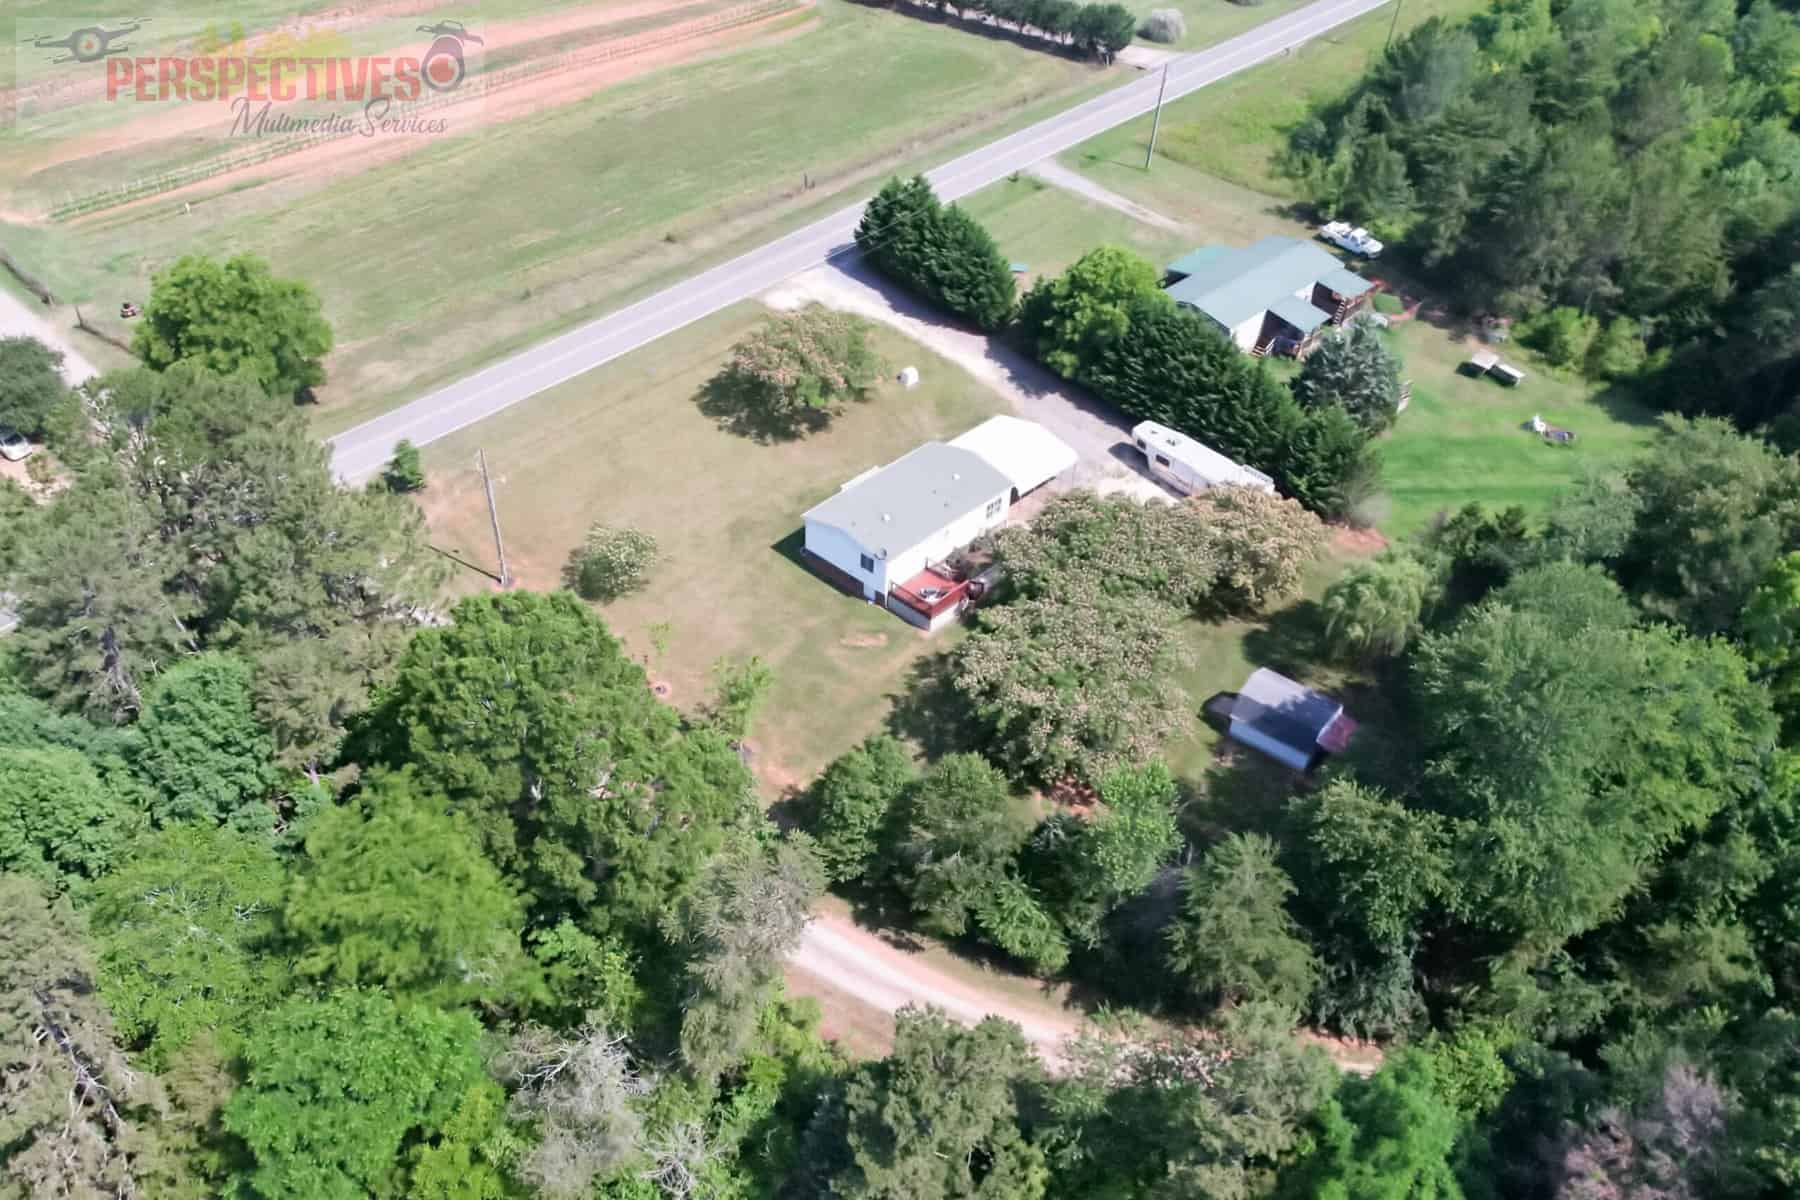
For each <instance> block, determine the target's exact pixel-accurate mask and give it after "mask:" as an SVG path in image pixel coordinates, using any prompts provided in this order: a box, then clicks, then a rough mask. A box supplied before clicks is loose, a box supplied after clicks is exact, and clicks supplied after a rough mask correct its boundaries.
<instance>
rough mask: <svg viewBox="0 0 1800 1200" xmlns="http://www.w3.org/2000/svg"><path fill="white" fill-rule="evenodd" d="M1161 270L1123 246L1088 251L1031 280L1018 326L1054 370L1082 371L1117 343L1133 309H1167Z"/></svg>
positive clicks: (1073, 373) (1068, 374)
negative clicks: (1054, 272)
mask: <svg viewBox="0 0 1800 1200" xmlns="http://www.w3.org/2000/svg"><path fill="white" fill-rule="evenodd" d="M1161 287H1162V272H1161V271H1160V270H1158V269H1157V268H1156V266H1155V265H1154V264H1152V263H1151V262H1149V261H1148V260H1146V259H1143V258H1140V257H1139V256H1138V255H1136V254H1134V253H1132V252H1131V251H1129V250H1125V249H1122V248H1120V247H1117V246H1101V247H1100V248H1098V249H1096V250H1090V251H1088V252H1087V253H1086V254H1084V255H1082V256H1081V257H1080V258H1078V259H1076V260H1075V262H1074V263H1073V264H1072V265H1071V266H1070V267H1069V269H1068V270H1066V271H1064V272H1063V273H1062V274H1061V275H1056V276H1050V277H1046V278H1043V279H1040V280H1038V281H1037V283H1035V284H1033V285H1032V288H1031V291H1029V292H1027V293H1026V294H1025V299H1024V301H1023V302H1022V303H1021V304H1020V306H1019V328H1020V330H1021V331H1022V332H1023V333H1024V334H1025V336H1026V337H1027V338H1029V339H1030V340H1031V344H1032V346H1033V347H1034V348H1035V349H1036V351H1037V356H1038V357H1039V358H1040V359H1042V360H1043V362H1044V364H1045V365H1046V366H1048V367H1050V368H1051V369H1052V370H1054V371H1055V372H1056V373H1057V374H1059V375H1063V376H1066V377H1068V378H1071V379H1074V378H1081V377H1083V376H1085V374H1086V371H1087V368H1088V365H1089V364H1090V363H1092V362H1093V361H1094V360H1095V359H1096V358H1097V357H1098V356H1099V355H1100V354H1101V353H1102V352H1103V351H1105V350H1106V349H1107V348H1108V347H1110V346H1113V345H1115V344H1118V343H1120V342H1121V341H1122V339H1123V338H1124V337H1125V335H1126V333H1127V331H1128V330H1129V329H1130V328H1131V324H1132V321H1133V319H1134V311H1135V310H1137V309H1140V308H1141V309H1156V308H1162V309H1168V310H1173V309H1174V307H1175V304H1174V301H1172V300H1170V299H1169V298H1168V297H1167V296H1165V295H1164V294H1163V293H1162V290H1161Z"/></svg>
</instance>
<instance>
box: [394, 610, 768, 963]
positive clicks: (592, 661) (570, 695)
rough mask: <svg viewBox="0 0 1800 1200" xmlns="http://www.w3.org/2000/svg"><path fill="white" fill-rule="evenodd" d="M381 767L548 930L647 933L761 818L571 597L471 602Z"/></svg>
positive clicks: (423, 670)
mask: <svg viewBox="0 0 1800 1200" xmlns="http://www.w3.org/2000/svg"><path fill="white" fill-rule="evenodd" d="M371 729H372V733H373V735H374V737H375V738H376V745H375V746H374V747H372V749H373V751H374V756H375V757H376V758H377V759H378V760H379V761H382V762H386V763H388V764H390V765H392V766H394V767H396V768H399V767H402V766H408V765H410V766H411V767H412V768H413V770H414V772H415V776H414V777H415V779H416V781H417V784H418V786H419V787H420V788H421V789H422V790H425V791H430V792H436V793H440V794H442V795H443V796H444V797H445V798H447V800H448V801H449V804H450V806H451V808H452V809H454V810H455V811H458V812H461V813H463V814H465V815H466V817H467V819H468V820H469V822H470V824H471V825H472V826H473V828H474V829H475V830H476V831H477V832H478V834H479V835H480V838H481V842H482V845H483V846H484V848H485V849H486V851H487V853H488V855H489V856H490V857H491V858H492V859H493V860H494V862H495V863H496V864H498V865H499V867H500V868H501V870H502V871H503V872H505V873H506V874H507V875H508V876H509V877H510V878H511V879H512V880H513V881H514V882H515V883H516V884H517V885H519V886H520V887H521V888H522V889H523V891H524V892H525V894H527V895H528V896H530V897H531V900H532V905H533V908H534V911H535V912H536V913H537V914H538V915H539V916H542V917H552V916H557V915H568V916H575V917H579V919H580V920H582V921H583V922H584V923H586V924H588V925H590V926H592V927H594V928H595V929H597V930H605V929H610V928H624V929H631V928H640V929H641V928H647V927H649V926H652V925H654V924H655V922H656V921H657V919H658V918H659V917H660V916H661V914H662V913H664V912H665V911H667V909H668V906H669V905H670V904H671V903H672V902H673V901H674V900H675V899H676V897H677V896H679V894H680V893H681V891H682V889H683V888H684V887H686V886H687V885H688V884H689V883H690V882H691V881H692V880H693V879H694V877H695V876H696V875H697V874H698V873H699V871H700V869H701V867H702V866H703V865H704V864H705V862H706V861H707V859H708V858H709V857H710V856H711V854H712V853H713V851H714V850H715V849H717V847H718V846H719V844H720V841H721V838H722V837H723V832H724V829H725V827H726V826H727V825H729V824H731V823H733V822H735V821H736V820H738V819H739V818H741V817H743V816H745V814H747V813H748V812H750V811H751V809H750V805H751V783H750V777H749V773H748V772H747V771H746V770H745V769H744V765H743V763H742V762H741V761H740V760H739V759H738V756H737V755H736V754H735V753H734V752H733V751H732V750H731V748H730V746H729V745H728V744H727V743H726V742H725V740H724V739H723V738H722V737H720V736H719V735H718V734H717V733H716V732H714V731H712V730H708V729H689V730H684V729H683V728H682V725H681V721H680V718H679V717H678V716H677V715H676V713H675V712H674V710H672V709H670V708H668V707H666V706H665V705H663V704H662V703H661V702H660V701H659V700H657V698H656V697H655V696H654V695H653V694H651V691H650V687H649V683H648V681H647V680H646V679H645V677H644V672H643V668H642V667H640V666H638V664H637V663H635V662H633V661H632V660H631V659H629V658H627V657H626V656H625V653H624V651H623V650H622V649H621V647H620V645H619V643H618V642H617V641H616V640H615V639H614V638H613V636H612V635H611V634H609V633H608V632H607V631H606V628H605V626H604V625H602V624H601V623H600V621H599V620H598V618H596V617H595V616H594V614H593V613H592V612H591V611H590V610H589V609H588V608H587V606H586V605H584V604H582V603H581V602H580V601H579V600H577V599H576V598H575V597H574V596H573V595H570V594H569V593H567V592H558V593H554V594H551V595H541V594H534V593H528V592H512V593H506V594H503V595H494V596H479V597H472V598H470V599H467V600H464V601H462V602H461V603H459V604H458V605H457V606H456V608H455V609H454V610H452V613H451V621H450V623H449V624H448V625H445V626H443V627H441V628H436V629H427V630H424V631H422V632H420V633H419V634H418V635H416V636H415V637H414V638H413V640H412V642H411V644H410V645H409V646H408V647H407V650H406V653H405V655H404V656H403V657H402V659H401V661H400V663H399V667H398V673H397V676H396V678H395V681H394V684H393V686H392V687H391V688H390V689H389V690H388V691H387V692H386V693H385V696H384V699H383V702H382V705H381V710H380V712H379V713H377V714H375V715H374V718H373V720H372V722H371Z"/></svg>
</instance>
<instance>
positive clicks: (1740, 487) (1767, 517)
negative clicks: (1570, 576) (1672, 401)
mask: <svg viewBox="0 0 1800 1200" xmlns="http://www.w3.org/2000/svg"><path fill="white" fill-rule="evenodd" d="M1630 482H1631V489H1632V491H1633V492H1634V493H1636V495H1637V497H1638V502H1639V506H1640V507H1639V513H1638V518H1637V525H1636V528H1635V530H1634V532H1633V535H1632V539H1631V542H1630V544H1629V545H1628V546H1627V548H1626V552H1625V556H1624V560H1623V562H1622V563H1621V574H1622V576H1623V578H1624V579H1625V581H1626V583H1627V585H1628V586H1629V587H1630V588H1631V589H1632V590H1633V591H1635V592H1637V593H1638V594H1639V596H1640V597H1641V599H1642V601H1643V603H1644V605H1645V607H1646V608H1648V609H1650V610H1651V611H1652V612H1654V613H1656V614H1658V615H1659V616H1666V617H1669V618H1671V619H1673V620H1677V621H1680V622H1681V623H1682V624H1684V625H1686V626H1687V627H1688V628H1690V629H1692V630H1693V631H1694V632H1696V633H1700V634H1711V633H1722V632H1726V631H1728V630H1730V629H1732V628H1733V627H1734V625H1735V623H1736V621H1737V619H1738V616H1739V614H1740V613H1742V612H1743V609H1744V604H1745V603H1746V602H1747V601H1748V599H1749V597H1750V593H1751V591H1752V590H1754V589H1755V587H1756V585H1757V584H1758V582H1760V581H1761V579H1762V576H1763V573H1764V572H1765V571H1767V570H1768V568H1769V564H1770V563H1771V562H1773V561H1774V560H1775V558H1776V556H1777V555H1779V554H1781V553H1783V552H1785V551H1787V550H1789V549H1791V548H1793V547H1794V546H1795V545H1797V544H1800V459H1797V458H1795V457H1794V456H1792V455H1785V456H1784V455H1781V454H1778V453H1777V452H1776V451H1774V450H1773V449H1771V448H1770V447H1769V446H1768V445H1767V444H1766V443H1764V442H1763V441H1761V440H1759V439H1757V438H1752V437H1746V436H1744V435H1742V434H1739V433H1737V432H1735V431H1734V430H1732V429H1731V427H1730V426H1728V425H1727V424H1726V423H1725V422H1723V421H1720V420H1716V419H1703V420H1698V421H1684V420H1680V419H1671V422H1670V426H1669V432H1668V433H1667V435H1666V436H1664V437H1663V438H1661V439H1659V440H1658V441H1657V443H1656V446H1655V448H1654V449H1653V450H1652V451H1651V452H1649V453H1647V454H1646V455H1645V456H1644V458H1643V459H1642V460H1640V461H1639V462H1638V463H1637V465H1636V466H1634V467H1633V468H1632V470H1631V475H1630Z"/></svg>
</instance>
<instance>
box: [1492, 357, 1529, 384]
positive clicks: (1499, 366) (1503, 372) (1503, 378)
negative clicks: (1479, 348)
mask: <svg viewBox="0 0 1800 1200" xmlns="http://www.w3.org/2000/svg"><path fill="white" fill-rule="evenodd" d="M1492 373H1493V375H1494V377H1495V378H1496V379H1498V380H1499V381H1500V382H1501V383H1504V384H1505V385H1506V386H1507V387H1518V386H1519V384H1521V383H1523V382H1524V381H1525V372H1523V371H1521V370H1519V368H1517V367H1515V366H1513V365H1512V364H1511V363H1503V362H1498V363H1495V364H1494V366H1493V369H1492Z"/></svg>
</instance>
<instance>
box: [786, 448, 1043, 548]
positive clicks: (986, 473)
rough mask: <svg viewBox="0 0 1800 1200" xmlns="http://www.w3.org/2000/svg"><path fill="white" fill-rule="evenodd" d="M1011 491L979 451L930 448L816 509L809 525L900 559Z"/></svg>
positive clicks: (810, 512)
mask: <svg viewBox="0 0 1800 1200" xmlns="http://www.w3.org/2000/svg"><path fill="white" fill-rule="evenodd" d="M1011 491H1012V484H1011V482H1010V481H1008V479H1007V478H1006V476H1004V475H1002V474H1001V473H1000V472H999V471H998V470H996V469H995V468H994V467H993V466H992V465H991V464H990V463H989V462H988V461H987V460H986V459H984V458H982V457H981V456H980V455H979V454H976V453H975V452H974V451H971V450H964V449H963V448H961V447H960V446H951V445H947V444H945V443H944V442H926V443H925V444H924V445H923V446H920V447H918V448H917V449H915V450H913V451H911V452H910V453H908V454H905V455H903V456H902V457H900V458H897V459H895V460H894V461H893V462H891V463H889V464H888V465H887V466H885V467H882V468H881V469H880V470H879V471H872V472H870V473H869V474H867V475H865V476H863V477H862V478H861V479H858V480H856V481H855V482H854V483H851V484H849V485H848V486H846V487H845V488H844V489H843V490H842V491H840V492H838V494H837V495H835V496H833V497H831V498H830V499H829V500H825V501H822V502H820V503H818V504H815V505H814V506H813V507H812V508H810V509H808V510H807V511H806V519H807V520H809V521H817V522H819V523H820V524H822V525H830V526H833V527H835V528H837V529H841V530H843V531H844V532H845V533H847V534H849V535H850V536H851V537H852V538H855V539H856V541H857V542H858V543H859V544H860V545H861V546H862V547H863V548H864V549H865V550H868V551H870V552H872V553H875V554H878V555H880V554H899V553H900V552H901V551H903V550H910V549H911V548H912V547H914V546H916V545H918V544H919V543H920V542H922V541H924V540H925V539H926V538H928V537H930V536H931V535H932V534H934V533H936V532H937V531H938V530H940V529H942V528H943V527H944V526H946V525H948V524H949V523H950V522H952V521H954V520H956V519H957V518H958V517H962V516H966V515H968V514H969V513H970V512H973V511H974V510H975V509H976V508H977V507H979V506H980V505H982V504H985V503H987V502H988V501H989V500H992V499H993V498H994V497H995V496H1005V495H1008V494H1009V493H1010V492H1011Z"/></svg>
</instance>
